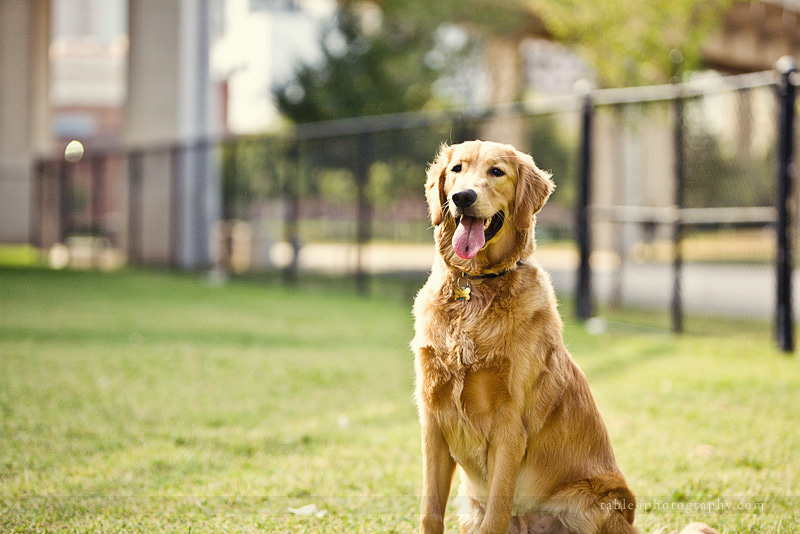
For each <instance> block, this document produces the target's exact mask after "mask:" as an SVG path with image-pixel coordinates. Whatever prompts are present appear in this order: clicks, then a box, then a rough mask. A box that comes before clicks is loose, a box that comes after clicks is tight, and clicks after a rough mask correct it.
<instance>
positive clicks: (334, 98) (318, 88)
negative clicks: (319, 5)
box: [273, 3, 436, 123]
mask: <svg viewBox="0 0 800 534" xmlns="http://www.w3.org/2000/svg"><path fill="white" fill-rule="evenodd" d="M366 26H368V25H367V24H366V23H365V21H364V18H363V16H362V14H361V13H360V12H359V10H358V6H357V5H356V4H354V3H345V4H344V5H342V6H341V7H340V9H339V11H338V12H337V15H336V17H335V19H334V23H333V24H332V25H331V26H330V27H329V28H328V29H327V30H326V31H325V33H324V35H323V37H322V39H321V43H320V44H321V47H322V54H323V58H322V61H320V62H318V63H313V64H304V65H301V66H299V67H298V68H297V70H296V72H295V76H294V79H293V80H291V81H289V82H287V83H285V84H283V85H281V86H278V87H275V88H273V96H274V97H275V100H276V102H277V105H278V108H279V109H280V111H281V112H282V113H283V114H284V115H286V116H287V117H288V118H289V119H291V120H292V121H294V122H296V123H304V122H317V121H325V120H331V119H341V118H348V117H358V116H363V115H381V114H389V113H399V112H404V111H411V110H418V109H421V108H423V107H424V106H425V104H426V103H427V102H428V101H430V99H431V98H432V93H431V89H430V87H431V83H432V82H433V80H434V79H435V77H436V73H435V72H434V70H433V69H431V68H430V67H429V66H428V65H427V63H426V62H425V61H422V60H421V59H422V58H424V55H425V53H426V52H427V51H428V50H429V49H430V48H431V46H432V43H433V40H432V39H433V37H432V35H431V34H430V33H428V32H424V31H421V29H420V28H418V27H417V26H415V25H413V24H408V23H407V21H404V20H401V19H398V18H395V17H391V16H387V15H385V14H384V15H382V16H381V18H380V26H379V27H378V28H367V27H366Z"/></svg>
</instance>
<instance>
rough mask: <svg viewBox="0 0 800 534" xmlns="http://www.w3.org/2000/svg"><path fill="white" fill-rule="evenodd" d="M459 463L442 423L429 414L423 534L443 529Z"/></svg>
mask: <svg viewBox="0 0 800 534" xmlns="http://www.w3.org/2000/svg"><path fill="white" fill-rule="evenodd" d="M455 470H456V463H455V461H454V460H453V457H452V456H451V455H450V449H449V447H448V446H447V442H446V441H445V439H444V435H443V434H442V431H441V429H440V428H439V425H438V424H437V423H436V422H435V421H433V420H432V418H430V417H426V416H423V420H422V506H421V512H420V518H419V531H420V533H421V534H441V533H442V532H444V512H445V509H446V508H447V499H448V497H449V496H450V485H451V484H452V483H453V474H454V473H455Z"/></svg>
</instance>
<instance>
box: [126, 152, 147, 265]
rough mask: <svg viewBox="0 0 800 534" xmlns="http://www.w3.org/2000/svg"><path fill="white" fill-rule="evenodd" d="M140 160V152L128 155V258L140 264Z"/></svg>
mask: <svg viewBox="0 0 800 534" xmlns="http://www.w3.org/2000/svg"><path fill="white" fill-rule="evenodd" d="M142 158H143V154H142V153H141V152H138V151H134V152H130V153H128V258H130V260H131V261H132V262H134V263H141V261H142V255H143V249H144V245H143V236H144V232H143V229H142V218H143V217H144V215H143V209H144V198H143V195H144V191H143V190H142V188H143V184H142V177H143V168H142Z"/></svg>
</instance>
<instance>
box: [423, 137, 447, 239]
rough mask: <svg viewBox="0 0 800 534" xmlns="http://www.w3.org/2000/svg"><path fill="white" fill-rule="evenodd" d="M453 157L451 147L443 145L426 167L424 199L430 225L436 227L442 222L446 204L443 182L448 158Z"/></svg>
mask: <svg viewBox="0 0 800 534" xmlns="http://www.w3.org/2000/svg"><path fill="white" fill-rule="evenodd" d="M452 155H453V147H452V146H448V145H446V144H443V145H442V146H441V148H440V149H439V153H438V154H437V155H436V159H434V160H433V163H431V164H430V165H429V166H428V173H427V174H428V180H427V181H426V182H425V198H426V199H427V200H428V209H429V211H430V214H431V223H432V224H433V225H434V226H437V225H439V224H441V223H442V221H443V220H444V206H445V204H446V203H447V195H446V194H445V192H444V180H445V174H446V173H447V168H448V164H449V163H450V156H452Z"/></svg>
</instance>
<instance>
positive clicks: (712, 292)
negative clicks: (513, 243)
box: [274, 244, 800, 319]
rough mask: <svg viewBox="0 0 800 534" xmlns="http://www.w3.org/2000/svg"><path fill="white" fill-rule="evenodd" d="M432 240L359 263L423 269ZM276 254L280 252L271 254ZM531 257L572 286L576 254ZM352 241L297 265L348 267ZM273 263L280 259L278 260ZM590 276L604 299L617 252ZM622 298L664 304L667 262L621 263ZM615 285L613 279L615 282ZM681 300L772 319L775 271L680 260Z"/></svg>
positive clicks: (699, 307)
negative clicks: (689, 262)
mask: <svg viewBox="0 0 800 534" xmlns="http://www.w3.org/2000/svg"><path fill="white" fill-rule="evenodd" d="M433 255H434V250H433V246H432V245H391V244H385V245H383V244H370V245H368V246H366V247H364V251H363V258H362V261H363V265H364V266H365V268H366V269H367V270H368V271H369V272H373V273H381V272H425V271H428V270H429V269H430V266H431V264H432V262H433ZM274 256H276V257H275V259H278V260H279V259H280V258H279V256H280V252H278V253H277V254H275V255H274ZM534 257H535V258H536V259H537V261H538V262H539V263H540V264H541V265H542V266H543V267H544V268H545V269H547V270H548V271H549V272H550V273H551V275H552V278H553V284H554V285H555V286H556V290H557V291H558V292H559V293H560V294H561V295H562V297H561V298H562V299H564V298H569V297H567V296H566V295H570V294H571V293H572V291H573V289H574V286H575V270H576V269H575V266H576V264H577V256H576V254H575V253H574V252H573V251H571V250H563V249H550V248H542V249H540V250H539V251H538V252H537V253H536V254H535V255H534ZM356 261H357V248H356V247H355V245H338V244H310V245H306V246H305V247H303V249H302V251H301V256H300V265H301V268H302V269H310V270H319V271H325V272H336V273H347V272H353V271H354V269H355V266H356ZM277 263H280V261H278V262H277ZM593 268H594V276H593V279H592V283H593V287H594V291H595V295H596V296H597V298H598V299H599V300H600V301H601V302H605V301H607V300H608V298H609V296H610V295H611V294H612V291H613V288H614V286H615V280H616V279H617V276H618V275H617V273H618V270H617V261H616V257H615V256H613V255H610V254H602V253H600V254H596V255H595V256H594V257H593ZM622 272H623V279H624V284H623V286H622V292H621V295H622V299H623V303H625V304H629V305H632V306H638V307H644V308H650V309H660V310H665V309H669V306H670V302H671V295H672V268H671V266H670V265H669V264H658V263H648V264H641V263H633V262H630V263H628V264H626V265H625V266H624V268H623V271H622ZM795 280H796V281H795V284H794V288H795V295H794V298H795V301H798V299H800V291H798V289H800V287H798V286H800V278H798V277H797V276H796V277H795ZM617 285H618V284H617ZM683 301H684V306H685V308H684V309H685V310H686V312H687V313H698V314H708V315H719V316H728V317H749V318H762V319H771V318H772V316H773V314H774V307H775V273H774V268H773V266H771V265H741V264H724V265H712V264H687V265H684V277H683Z"/></svg>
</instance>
